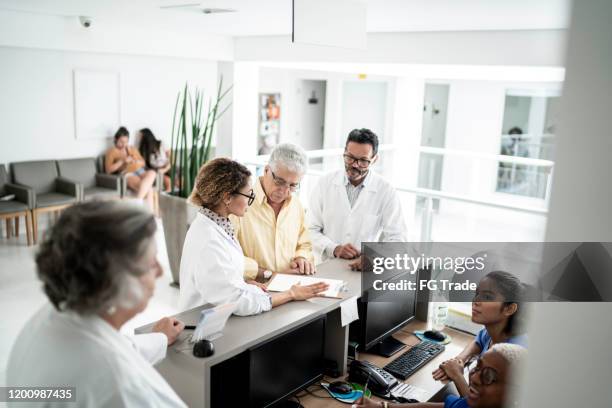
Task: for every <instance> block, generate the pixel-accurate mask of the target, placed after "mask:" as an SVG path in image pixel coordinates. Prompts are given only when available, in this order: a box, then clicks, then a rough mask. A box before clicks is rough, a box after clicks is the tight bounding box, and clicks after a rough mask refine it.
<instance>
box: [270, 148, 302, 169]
mask: <svg viewBox="0 0 612 408" xmlns="http://www.w3.org/2000/svg"><path fill="white" fill-rule="evenodd" d="M268 165H269V166H270V167H271V168H272V170H274V171H276V170H278V166H279V165H280V166H283V167H286V168H287V169H288V170H289V171H292V172H295V173H299V174H304V173H306V170H307V169H308V156H306V152H305V151H304V149H302V148H301V147H300V146H297V145H294V144H292V143H281V144H278V145H276V147H275V148H274V150H272V153H271V154H270V161H269V162H268Z"/></svg>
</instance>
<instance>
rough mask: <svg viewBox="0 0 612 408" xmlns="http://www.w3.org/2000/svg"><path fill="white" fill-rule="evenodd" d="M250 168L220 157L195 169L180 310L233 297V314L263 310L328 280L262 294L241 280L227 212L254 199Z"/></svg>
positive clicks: (238, 211) (237, 212)
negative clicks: (193, 215)
mask: <svg viewBox="0 0 612 408" xmlns="http://www.w3.org/2000/svg"><path fill="white" fill-rule="evenodd" d="M250 177H251V172H250V171H249V170H248V169H247V168H246V167H244V166H243V165H242V164H240V163H237V162H235V161H233V160H230V159H226V158H217V159H214V160H211V161H210V162H208V163H207V164H205V165H204V166H202V168H201V169H200V171H199V172H198V175H197V177H196V180H195V186H194V188H193V192H192V193H191V196H190V198H189V199H190V201H191V202H192V203H193V204H195V205H196V206H198V207H199V208H200V211H199V212H198V214H197V215H196V218H195V220H194V221H193V223H192V224H191V226H190V227H189V230H188V231H187V236H186V237H185V243H184V245H183V254H182V256H181V271H180V282H181V286H180V287H181V289H180V297H179V307H180V308H181V310H186V309H191V308H194V307H197V306H201V305H203V304H205V303H211V304H213V305H220V304H225V303H230V302H235V303H236V305H237V307H236V310H235V311H234V313H235V314H237V315H241V316H246V315H253V314H257V313H261V312H266V311H268V310H270V309H271V308H273V307H275V306H279V305H282V304H284V303H287V302H290V301H293V300H305V299H309V298H311V297H313V296H316V295H317V294H319V293H320V292H323V291H325V290H327V287H328V285H327V284H324V283H315V284H312V285H308V286H299V285H295V286H293V287H292V288H291V289H290V290H288V291H285V292H279V293H273V294H269V293H267V291H266V289H265V286H264V285H262V284H259V283H257V282H254V281H252V282H251V283H247V282H245V280H244V279H243V271H244V264H245V258H244V254H243V252H242V248H241V247H240V243H239V242H238V240H237V239H236V234H235V231H234V227H233V225H232V223H231V222H230V220H229V218H228V216H230V215H231V216H233V217H238V218H242V217H243V216H245V213H247V209H248V210H249V211H248V213H250V212H251V211H250V209H252V207H249V206H250V205H251V204H253V202H255V201H257V196H256V193H255V192H254V191H253V188H252V187H251V178H250Z"/></svg>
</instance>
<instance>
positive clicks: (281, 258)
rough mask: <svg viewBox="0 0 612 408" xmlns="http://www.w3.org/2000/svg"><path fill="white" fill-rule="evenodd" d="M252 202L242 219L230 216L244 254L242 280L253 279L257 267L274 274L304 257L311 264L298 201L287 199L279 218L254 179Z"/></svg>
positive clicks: (306, 230)
mask: <svg viewBox="0 0 612 408" xmlns="http://www.w3.org/2000/svg"><path fill="white" fill-rule="evenodd" d="M254 191H255V196H256V197H255V201H253V204H252V205H251V206H250V207H249V209H248V210H247V212H246V214H245V215H244V217H236V216H234V215H230V219H231V220H232V223H233V224H234V228H235V231H236V237H237V238H238V242H240V246H241V247H242V251H243V252H244V256H245V260H244V278H245V279H255V278H256V277H257V272H258V269H259V267H262V268H264V269H268V270H271V271H273V272H282V271H285V270H287V269H289V264H290V262H291V260H292V259H293V258H296V257H298V256H301V257H304V258H306V259H307V260H309V261H310V262H314V257H313V255H312V242H311V241H310V235H309V233H308V227H307V225H306V220H305V213H304V208H303V207H302V204H301V203H300V200H299V199H298V198H297V197H291V196H289V197H288V198H287V199H286V200H285V202H284V203H283V206H282V208H281V210H280V212H279V214H278V219H277V218H276V215H275V214H274V209H273V208H272V207H271V206H270V204H268V199H267V197H266V194H265V193H264V189H263V187H262V185H261V180H260V179H259V178H257V181H256V182H255V186H254Z"/></svg>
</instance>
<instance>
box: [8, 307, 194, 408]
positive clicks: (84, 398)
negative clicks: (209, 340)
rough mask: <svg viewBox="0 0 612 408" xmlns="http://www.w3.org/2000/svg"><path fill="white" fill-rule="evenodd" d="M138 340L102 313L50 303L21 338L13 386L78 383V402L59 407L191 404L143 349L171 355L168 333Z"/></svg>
mask: <svg viewBox="0 0 612 408" xmlns="http://www.w3.org/2000/svg"><path fill="white" fill-rule="evenodd" d="M134 339H135V340H136V343H137V344H134V342H133V341H132V340H130V339H129V338H128V337H126V336H124V335H123V334H121V333H120V332H118V331H117V330H115V329H114V328H113V327H112V326H111V325H110V324H108V323H107V322H106V321H104V320H102V319H101V318H100V317H99V316H97V315H93V316H80V315H78V314H77V313H74V312H61V313H60V312H58V311H57V310H55V308H53V306H52V305H51V304H48V305H45V306H44V307H43V308H41V309H40V310H39V311H38V312H37V313H36V314H35V315H34V316H33V317H32V318H31V319H30V320H29V321H28V322H27V323H26V325H25V327H24V328H23V329H22V331H21V333H19V336H18V337H17V340H16V342H15V345H14V346H13V349H12V351H11V355H10V358H9V363H8V367H7V385H10V386H22V387H24V386H39V387H40V386H73V387H76V398H77V400H76V403H75V402H63V403H62V402H55V403H53V404H52V406H54V407H77V406H78V407H108V408H116V407H185V406H186V405H185V404H184V403H183V401H181V399H180V398H179V397H178V395H176V393H175V392H174V390H173V389H172V388H171V387H170V386H169V385H168V383H167V382H166V380H164V379H163V378H162V376H161V375H160V374H159V373H158V372H157V371H156V370H155V368H153V366H152V362H151V361H149V360H147V359H146V358H145V357H143V355H141V354H140V353H139V350H143V349H144V350H146V351H147V353H146V354H148V355H149V356H155V358H156V359H157V358H159V356H160V355H163V356H165V350H166V347H167V339H166V336H165V335H164V334H162V333H150V334H140V335H137V336H134ZM160 348H161V351H160ZM154 349H157V350H154ZM9 406H15V407H26V406H27V407H43V406H50V404H49V403H48V402H47V403H44V402H29V403H21V402H19V403H15V404H14V405H11V404H9Z"/></svg>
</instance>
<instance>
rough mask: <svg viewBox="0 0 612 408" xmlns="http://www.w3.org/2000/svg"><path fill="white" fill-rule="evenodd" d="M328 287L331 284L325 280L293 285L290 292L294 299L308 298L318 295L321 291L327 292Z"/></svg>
mask: <svg viewBox="0 0 612 408" xmlns="http://www.w3.org/2000/svg"><path fill="white" fill-rule="evenodd" d="M328 288H329V285H328V284H327V283H323V282H319V283H313V284H312V285H306V286H302V285H293V286H292V287H291V289H289V293H290V294H291V298H292V299H293V300H306V299H310V298H312V297H315V296H317V295H318V294H319V293H321V292H325V291H326V290H327V289H328Z"/></svg>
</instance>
